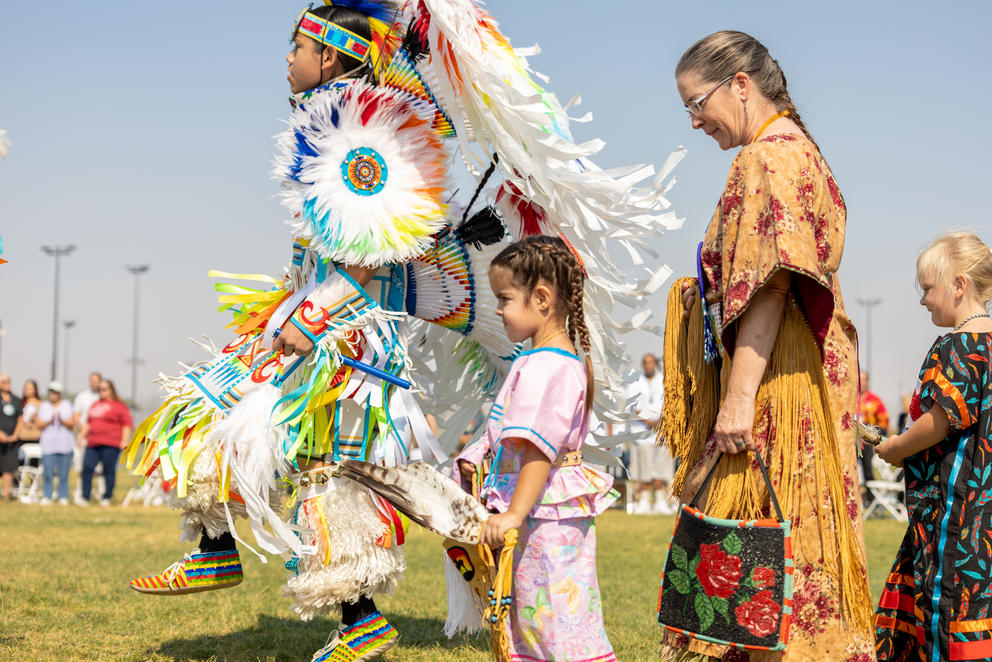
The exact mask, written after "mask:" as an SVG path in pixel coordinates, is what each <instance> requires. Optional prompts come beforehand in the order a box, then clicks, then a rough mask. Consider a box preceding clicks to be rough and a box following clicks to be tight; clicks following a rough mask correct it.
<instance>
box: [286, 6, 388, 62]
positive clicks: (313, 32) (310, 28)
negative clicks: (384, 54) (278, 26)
mask: <svg viewBox="0 0 992 662" xmlns="http://www.w3.org/2000/svg"><path fill="white" fill-rule="evenodd" d="M297 32H300V33H302V34H305V35H306V36H308V37H310V38H311V39H314V40H316V41H318V42H320V43H322V44H324V45H325V46H330V47H332V48H334V49H336V50H338V51H339V52H341V53H344V54H345V55H350V56H351V57H353V58H355V59H356V60H359V61H361V62H364V61H365V58H366V57H368V54H369V47H370V46H371V45H372V42H371V41H369V40H368V39H366V38H365V37H362V36H361V35H357V34H355V33H354V32H352V31H351V30H347V29H345V28H343V27H341V26H340V25H338V24H337V23H332V22H330V21H328V20H327V19H324V18H321V17H319V16H317V15H316V14H314V13H312V12H310V11H309V8H308V9H304V10H303V11H301V12H300V15H299V16H298V17H297V19H296V30H294V31H293V34H296V33H297Z"/></svg>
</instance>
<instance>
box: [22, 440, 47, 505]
mask: <svg viewBox="0 0 992 662" xmlns="http://www.w3.org/2000/svg"><path fill="white" fill-rule="evenodd" d="M21 452H22V453H24V462H23V463H21V465H20V466H18V467H17V498H18V499H20V500H21V501H22V502H24V503H34V502H35V501H37V500H38V499H39V498H40V497H41V444H39V443H37V442H33V443H26V444H21ZM32 462H33V464H32Z"/></svg>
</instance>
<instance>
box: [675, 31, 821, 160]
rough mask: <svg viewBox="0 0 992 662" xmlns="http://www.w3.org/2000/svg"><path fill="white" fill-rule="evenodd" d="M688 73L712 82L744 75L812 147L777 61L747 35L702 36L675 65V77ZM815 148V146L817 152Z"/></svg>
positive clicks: (808, 133)
mask: <svg viewBox="0 0 992 662" xmlns="http://www.w3.org/2000/svg"><path fill="white" fill-rule="evenodd" d="M688 72H693V73H696V74H699V75H700V76H701V77H702V78H703V80H704V81H708V82H713V83H715V82H716V81H719V80H723V79H724V78H727V77H728V76H733V75H734V74H736V73H737V72H742V73H745V74H747V75H748V76H749V77H750V78H751V82H753V83H754V86H755V87H757V88H758V91H759V92H761V94H762V95H763V96H764V97H765V98H766V99H768V100H769V101H771V102H772V103H773V104H775V105H776V106H777V107H778V109H779V110H788V111H789V119H791V120H792V121H793V122H795V124H796V126H798V127H799V128H800V129H801V130H802V132H803V133H804V134H805V135H806V137H807V138H809V141H810V142H811V143H813V144H814V145H816V141H815V140H813V136H812V134H810V132H809V129H807V128H806V124H804V123H803V120H802V118H800V117H799V111H798V110H797V109H796V104H795V103H793V101H792V97H790V96H789V89H788V85H787V83H786V80H785V73H784V72H783V71H782V67H780V66H779V64H778V60H776V59H775V58H773V57H772V56H771V54H770V53H769V52H768V49H767V48H765V46H764V45H763V44H762V43H761V42H760V41H758V40H757V39H755V38H754V37H752V36H751V35H749V34H746V33H744V32H738V31H736V30H720V31H719V32H714V33H713V34H711V35H709V36H707V37H703V38H702V39H700V40H699V41H697V42H696V43H695V44H693V45H692V46H690V47H689V49H688V50H687V51H686V52H685V53H683V54H682V57H681V58H679V63H678V64H677V65H675V76H676V78H677V77H679V76H681V75H682V74H685V73H688ZM819 149H820V148H819V146H818V145H817V151H819Z"/></svg>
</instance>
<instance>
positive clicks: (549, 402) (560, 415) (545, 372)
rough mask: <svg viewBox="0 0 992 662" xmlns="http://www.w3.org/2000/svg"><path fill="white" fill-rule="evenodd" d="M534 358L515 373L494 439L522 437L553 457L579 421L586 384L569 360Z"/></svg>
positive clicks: (502, 441)
mask: <svg viewBox="0 0 992 662" xmlns="http://www.w3.org/2000/svg"><path fill="white" fill-rule="evenodd" d="M543 351H548V350H543ZM567 356H570V357H571V356H572V355H571V354H568V355H567ZM537 358H538V357H531V358H530V360H529V361H528V362H527V364H526V365H525V366H524V367H523V369H521V370H520V371H519V372H518V373H517V374H516V381H515V383H514V384H513V388H512V390H511V391H510V393H509V395H508V397H507V401H506V406H505V409H504V411H503V416H502V421H501V423H502V431H501V432H500V436H499V439H498V440H497V441H499V442H500V443H504V442H506V441H507V440H509V439H523V440H525V441H528V442H530V443H531V444H533V445H534V446H536V447H537V449H538V450H540V451H541V453H543V454H544V455H545V457H547V458H548V459H549V460H551V461H554V459H555V457H557V455H558V452H559V451H560V450H561V447H562V445H563V443H564V442H565V440H566V439H567V438H568V437H569V436H570V435H569V432H571V430H572V429H573V427H575V428H578V427H579V426H581V424H582V417H583V407H584V404H585V398H586V384H585V381H584V380H583V379H581V378H580V373H581V371H580V370H576V369H575V366H573V365H570V363H571V362H570V361H562V360H558V358H557V357H556V358H553V359H550V360H543V359H539V360H535V359H537ZM573 360H575V361H576V362H577V361H578V359H575V358H574V357H573ZM579 365H581V364H579Z"/></svg>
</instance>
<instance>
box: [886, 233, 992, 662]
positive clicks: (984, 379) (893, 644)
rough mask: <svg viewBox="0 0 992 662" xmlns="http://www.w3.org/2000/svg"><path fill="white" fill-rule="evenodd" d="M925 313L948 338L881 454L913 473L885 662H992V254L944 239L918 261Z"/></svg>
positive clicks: (889, 607)
mask: <svg viewBox="0 0 992 662" xmlns="http://www.w3.org/2000/svg"><path fill="white" fill-rule="evenodd" d="M916 278H917V282H918V283H919V286H920V288H921V289H922V290H923V296H922V298H921V299H920V304H921V305H923V306H925V307H926V309H927V310H928V311H929V312H930V316H931V319H932V320H933V323H934V325H936V326H938V327H944V328H949V329H950V332H948V333H946V334H944V335H942V336H941V337H939V338H938V339H937V341H936V342H935V343H934V344H933V347H931V348H930V351H929V352H928V353H927V358H926V360H925V361H924V363H923V367H922V369H921V370H920V383H919V385H918V387H917V390H916V393H915V395H914V396H913V400H912V403H911V405H910V417H911V418H912V419H913V423H912V425H911V426H910V428H909V429H908V430H907V431H906V432H904V433H903V434H900V435H896V436H893V437H889V438H888V439H886V440H885V441H884V442H882V443H881V444H879V446H878V448H877V449H876V452H877V453H878V455H879V457H881V458H882V459H883V460H885V461H886V462H889V463H890V464H893V465H896V466H902V467H904V469H905V480H906V501H907V504H908V506H909V526H908V528H907V530H906V535H905V537H904V538H903V541H902V546H901V547H900V548H899V553H898V555H897V556H896V560H895V563H894V564H893V566H892V572H891V573H890V574H889V577H888V580H887V582H886V584H885V590H884V591H883V592H882V597H881V600H880V602H879V605H878V610H877V613H876V620H875V626H876V639H877V642H878V659H879V660H881V661H883V662H884V661H886V660H910V659H912V660H917V659H918V660H927V661H928V662H933V661H936V660H977V659H983V660H984V659H988V658H989V657H992V618H990V613H989V612H990V608H992V572H990V571H992V508H989V505H988V504H989V502H990V501H992V430H990V427H992V410H990V406H989V403H990V402H992V379H990V377H992V373H990V371H989V366H990V365H992V319H989V314H988V310H987V306H988V302H989V299H990V298H992V251H990V250H989V247H988V246H986V245H985V243H984V242H982V240H981V239H979V238H978V237H976V236H975V235H974V234H970V233H966V232H955V233H952V234H948V235H945V236H943V237H940V238H939V239H937V240H936V241H935V242H934V243H933V244H932V245H931V246H930V247H929V248H928V249H927V250H926V251H924V252H923V254H922V255H920V257H919V259H918V260H917V262H916Z"/></svg>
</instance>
